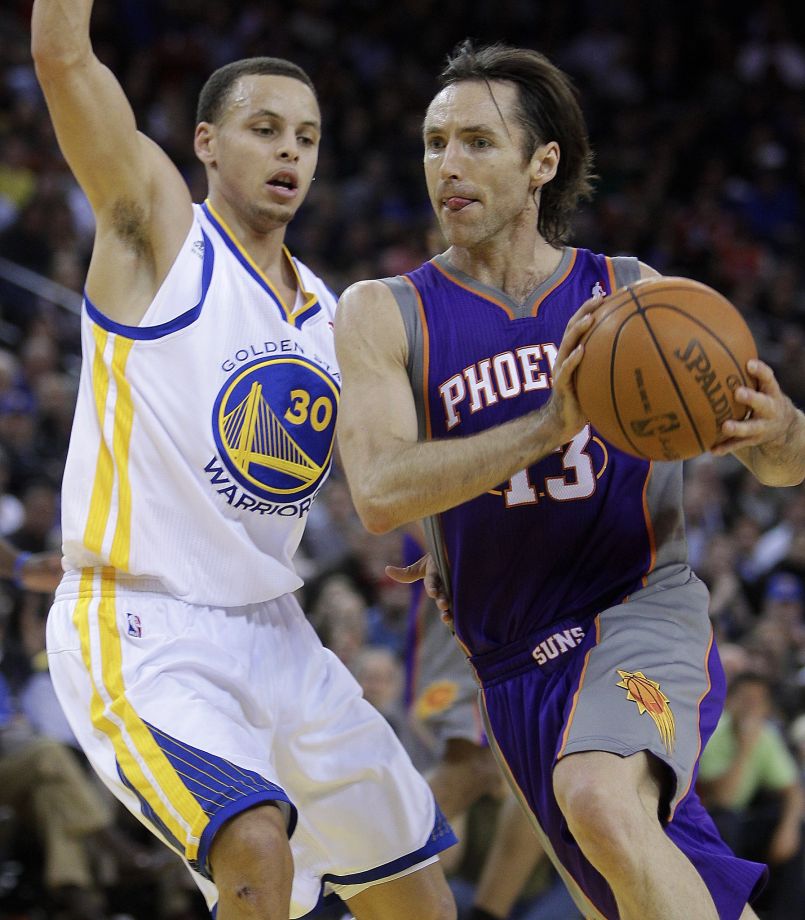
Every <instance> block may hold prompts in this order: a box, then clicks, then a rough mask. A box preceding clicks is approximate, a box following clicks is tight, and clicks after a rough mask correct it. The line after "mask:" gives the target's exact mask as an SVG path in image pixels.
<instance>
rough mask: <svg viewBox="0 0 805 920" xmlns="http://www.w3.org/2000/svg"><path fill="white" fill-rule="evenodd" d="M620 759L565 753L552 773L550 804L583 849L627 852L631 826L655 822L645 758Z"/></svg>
mask: <svg viewBox="0 0 805 920" xmlns="http://www.w3.org/2000/svg"><path fill="white" fill-rule="evenodd" d="M635 756H636V757H639V758H641V759H640V760H639V761H633V760H632V758H621V757H618V756H617V755H614V754H607V753H604V752H599V751H591V752H585V753H582V754H571V755H569V756H568V757H565V758H564V759H562V760H560V761H559V763H558V764H557V765H556V767H555V768H554V771H553V788H554V795H555V796H556V801H557V802H558V804H559V808H560V809H561V811H562V814H563V815H564V817H565V820H566V821H567V824H568V827H569V829H570V831H571V833H572V834H573V836H574V837H575V838H576V839H577V841H578V842H579V845H580V846H582V848H584V849H589V848H594V849H596V850H599V849H600V850H602V851H607V852H610V853H612V854H613V856H614V855H615V854H616V853H617V854H619V857H618V858H620V857H621V856H622V855H623V853H624V852H626V851H628V850H629V847H630V843H631V841H632V839H633V836H632V833H633V830H634V828H635V826H636V823H645V822H656V823H657V824H658V823H659V819H658V817H657V802H658V801H659V795H660V789H659V785H658V783H657V781H656V779H655V778H654V776H653V775H652V772H651V770H650V769H649V766H648V761H647V759H646V755H644V754H641V755H635Z"/></svg>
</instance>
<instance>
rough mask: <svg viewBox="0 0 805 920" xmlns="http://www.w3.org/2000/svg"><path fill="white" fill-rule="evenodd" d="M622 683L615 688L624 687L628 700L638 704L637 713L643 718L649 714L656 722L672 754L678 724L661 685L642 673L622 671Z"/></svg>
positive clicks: (663, 740)
mask: <svg viewBox="0 0 805 920" xmlns="http://www.w3.org/2000/svg"><path fill="white" fill-rule="evenodd" d="M618 674H620V677H621V679H620V681H619V683H617V684H616V685H615V686H617V687H623V689H624V690H625V691H626V699H627V700H631V701H632V702H633V703H637V711H638V712H639V713H640V715H641V716H642V715H643V713H644V712H647V713H648V714H649V715H650V716H651V718H652V719H653V720H654V724H655V725H656V726H657V731H658V732H659V733H660V738H662V743H663V745H664V746H665V750H666V751H668V753H669V754H670V753H671V752H672V751H673V749H674V745H675V743H676V722H675V721H674V714H673V713H672V712H671V707H670V706H669V705H668V704H669V703H670V700H669V699H668V697H667V696H666V695H665V694H664V693H663V692H662V690H660V685H659V684H658V683H657V682H656V681H653V680H649V678H648V677H646V675H645V674H644V673H643V672H642V671H634V672H632V671H621V670H620V668H618Z"/></svg>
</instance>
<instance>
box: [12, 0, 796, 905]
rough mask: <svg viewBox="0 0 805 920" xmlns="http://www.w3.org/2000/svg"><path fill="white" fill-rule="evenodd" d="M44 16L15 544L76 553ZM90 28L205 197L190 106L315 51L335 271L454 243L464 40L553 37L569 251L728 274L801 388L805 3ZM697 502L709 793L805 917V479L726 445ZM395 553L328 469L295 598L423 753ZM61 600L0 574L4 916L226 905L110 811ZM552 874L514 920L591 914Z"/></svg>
mask: <svg viewBox="0 0 805 920" xmlns="http://www.w3.org/2000/svg"><path fill="white" fill-rule="evenodd" d="M30 12H31V2H30V0H4V2H3V8H2V11H0V535H3V536H5V537H6V538H8V539H9V540H10V541H12V542H13V543H14V544H15V545H16V546H18V547H19V548H21V549H25V550H29V551H40V550H44V549H53V548H57V547H58V546H59V545H60V534H59V523H58V522H59V486H60V479H61V474H62V469H63V462H64V457H65V453H66V448H67V443H68V439H69V431H70V423H71V419H72V411H73V405H74V400H75V394H76V385H77V373H78V368H79V363H80V354H79V322H78V315H77V310H78V306H79V304H80V292H81V290H82V285H83V278H84V275H85V272H86V268H87V264H88V259H89V255H90V251H91V246H92V239H93V220H92V214H91V212H90V210H89V208H88V205H87V203H86V200H85V198H84V196H83V194H82V193H81V191H80V190H79V188H78V187H77V185H76V184H75V182H74V180H73V179H72V177H71V175H70V173H69V171H68V170H67V168H66V166H65V164H64V162H63V161H62V159H61V156H60V154H59V151H58V148H57V146H56V143H55V140H54V137H53V132H52V130H51V127H50V122H49V119H48V115H47V112H46V110H45V107H44V103H43V99H42V96H41V93H40V91H39V88H38V86H37V82H36V79H35V75H34V71H33V66H32V63H31V59H30V52H29V20H30ZM92 34H93V41H94V45H95V48H96V51H97V53H98V55H99V56H100V57H101V59H102V60H103V61H104V62H105V63H107V64H108V65H109V66H110V68H111V69H112V70H113V72H114V73H115V74H116V75H117V77H118V78H119V79H120V81H121V83H122V85H123V87H124V90H125V92H126V95H127V96H128V98H129V100H130V101H131V103H132V106H133V108H134V111H135V113H136V116H137V121H138V124H139V127H140V129H141V130H142V131H144V132H145V133H147V134H148V135H150V136H151V137H152V138H154V139H155V140H156V141H157V142H158V143H159V144H160V145H162V146H163V147H164V149H165V150H166V151H167V152H168V153H169V154H170V156H171V157H172V158H173V159H174V160H175V162H176V163H177V164H178V166H179V168H180V169H181V171H182V173H183V174H184V176H185V177H186V179H187V182H188V184H189V186H190V187H191V189H192V192H193V195H194V199H195V200H197V201H200V200H202V199H203V198H204V195H205V182H204V174H203V170H202V168H201V166H200V164H199V163H198V162H197V161H196V160H195V159H194V155H193V151H192V136H193V128H194V113H195V103H196V97H197V94H198V91H199V89H200V87H201V85H202V83H203V82H204V80H205V79H206V77H207V76H208V75H209V73H210V72H211V71H212V70H214V69H215V68H216V67H218V66H220V65H221V64H224V63H226V62H228V61H230V60H233V59H236V58H240V57H247V56H251V55H261V54H268V55H274V56H280V57H287V58H289V59H291V60H293V61H295V62H297V63H298V64H300V65H301V66H302V67H304V68H305V69H306V70H307V71H308V73H309V74H310V75H311V77H312V78H313V81H314V83H315V84H316V86H317V88H318V93H319V96H320V101H321V107H322V111H323V116H324V140H323V143H322V148H321V155H320V163H319V169H318V173H317V175H318V181H317V182H316V183H315V184H314V186H313V188H312V191H311V194H310V196H309V198H308V201H307V202H306V204H305V205H304V207H303V209H302V212H301V213H300V215H299V216H298V217H297V218H296V220H295V221H294V222H293V224H292V225H291V227H290V230H289V235H288V241H289V245H290V247H291V249H292V251H293V252H294V253H295V254H296V255H298V256H299V257H300V258H301V259H302V260H303V261H305V262H306V263H307V264H308V265H309V266H310V267H311V268H313V269H314V271H316V272H317V273H318V274H320V275H322V276H323V277H324V278H325V279H326V280H327V281H328V283H329V284H330V286H331V287H332V288H333V289H334V290H335V291H336V292H340V291H341V290H343V289H344V288H345V287H346V286H347V285H348V284H349V283H351V282H353V281H356V280H359V279H362V278H367V277H378V276H386V275H394V274H397V273H400V272H404V271H407V270H409V269H412V268H415V267H416V266H418V265H419V264H420V263H421V262H422V261H423V260H424V259H426V258H428V257H429V256H431V255H433V254H434V252H435V251H436V250H435V249H434V248H433V247H434V246H437V245H438V243H436V242H434V240H435V239H436V238H437V237H436V235H435V234H434V232H433V227H432V221H431V209H430V205H429V203H428V200H427V196H426V193H425V187H424V181H423V177H422V167H421V159H422V144H421V136H420V128H421V121H422V117H423V114H424V111H425V107H426V105H427V103H428V102H429V100H430V98H431V97H432V95H433V93H434V92H435V76H436V74H437V73H438V71H439V70H440V69H441V67H442V65H443V63H444V61H445V57H446V55H447V53H448V52H449V50H450V49H451V48H452V47H453V45H454V44H456V43H457V42H458V41H460V40H462V39H463V38H465V37H467V36H470V37H473V38H476V39H478V40H480V41H482V42H486V41H493V40H498V39H500V40H504V41H508V42H510V43H515V44H523V45H527V46H529V47H533V48H536V49H538V50H540V51H542V52H544V53H546V54H547V55H548V56H549V57H551V58H552V60H553V61H554V62H555V63H557V64H558V65H560V66H561V67H562V68H564V69H565V70H566V71H568V72H569V73H570V74H571V75H572V77H573V79H574V80H575V82H576V85H577V86H578V88H579V91H580V94H581V98H582V103H583V108H584V111H585V113H586V116H587V120H588V124H589V129H590V135H591V140H592V144H593V147H594V150H595V153H596V172H597V174H598V176H599V179H598V182H597V190H596V195H595V198H594V199H593V201H592V202H590V203H589V204H588V205H586V206H585V207H584V208H583V209H582V210H581V211H580V213H579V215H578V219H577V221H576V224H575V228H574V236H573V240H572V242H573V243H574V244H575V245H579V246H584V247H588V248H591V249H593V250H595V251H599V252H606V253H608V254H610V255H616V254H621V253H624V254H634V255H637V256H638V257H639V258H640V259H642V260H643V261H645V262H647V263H649V264H650V265H652V266H653V267H655V268H656V269H658V270H659V271H660V272H662V273H664V274H672V275H676V274H679V275H686V276H689V277H692V278H695V279H698V280H700V281H704V282H706V283H708V284H710V285H712V286H714V287H716V288H718V289H719V290H720V291H722V292H723V293H724V294H725V295H726V296H727V297H729V298H730V299H731V300H732V301H733V303H735V304H736V306H738V308H739V309H740V310H741V311H742V313H743V314H744V316H745V318H746V320H747V321H748V323H749V325H750V327H751V329H752V331H753V333H754V335H755V338H756V341H757V343H758V348H759V352H760V354H761V356H762V357H763V358H764V359H765V360H766V361H767V362H768V363H770V364H771V365H772V366H773V368H774V369H775V372H776V374H777V377H778V379H779V381H780V382H781V384H782V386H783V388H784V389H785V390H786V391H787V392H788V394H789V395H790V396H791V398H792V399H793V400H794V401H795V403H797V405H799V406H800V407H802V406H803V405H805V259H803V252H805V5H803V4H800V3H795V2H793V0H788V2H779V0H754V2H751V3H750V2H746V0H730V2H726V0H725V2H718V0H696V2H692V0H675V2H669V0H652V2H650V3H647V2H645V0H609V2H607V3H602V2H600V0H598V2H595V0H589V2H583V0H575V2H574V0H494V2H490V0H473V2H472V3H470V2H468V0H442V2H440V3H436V2H432V0H396V2H394V3H391V4H389V3H385V2H379V0H378V2H376V0H363V2H360V0H295V2H293V3H289V2H283V3H280V2H276V0H259V2H250V0H241V2H238V3H229V4H227V3H221V2H220V0H215V2H213V0H98V2H96V4H95V11H94V16H93V29H92ZM685 511H686V516H687V524H688V536H689V548H690V555H691V563H692V565H693V567H694V568H695V569H696V571H697V572H698V574H699V575H700V576H701V577H702V578H703V579H704V580H705V581H706V582H707V584H708V585H709V587H710V590H711V593H712V603H711V617H712V620H713V623H714V626H715V629H716V633H717V636H718V638H719V640H720V643H721V650H722V656H723V658H724V664H725V668H726V669H727V673H728V677H729V680H730V684H731V686H730V698H729V701H728V713H729V715H728V718H727V720H726V721H725V723H724V725H723V726H722V730H721V734H720V736H719V739H717V740H716V741H715V742H714V744H713V746H712V751H711V750H710V749H708V751H706V752H705V757H704V760H703V764H702V772H701V783H700V791H701V794H702V795H703V797H704V800H705V802H706V804H707V805H708V808H710V810H711V812H712V813H713V814H714V815H715V816H716V817H717V820H718V822H719V825H720V827H721V829H722V833H723V834H724V835H725V836H726V837H727V838H728V839H729V840H730V842H731V843H732V845H733V846H734V847H735V848H736V849H737V850H738V851H739V852H741V853H742V854H745V855H747V856H751V857H753V858H759V859H762V860H768V861H770V862H771V863H772V868H773V872H772V884H771V885H770V887H769V889H768V892H767V895H766V897H765V899H764V901H763V902H762V904H761V905H760V906H759V907H758V912H759V913H760V914H761V916H762V917H763V918H764V920H802V918H803V917H805V906H804V905H805V894H803V874H804V873H805V870H804V869H803V849H802V842H801V841H802V835H801V828H802V805H801V801H802V799H801V794H802V787H803V781H804V780H805V714H804V713H805V612H804V611H805V487H799V488H793V489H784V490H770V489H766V488H763V487H761V486H759V485H758V484H757V482H756V481H755V480H754V479H753V478H752V477H751V476H750V475H749V474H747V473H745V472H743V468H742V467H741V466H740V465H739V464H738V463H737V462H736V461H733V460H731V459H725V460H719V461H714V460H713V459H712V458H710V457H708V456H705V457H702V458H699V459H697V460H695V461H692V462H689V463H688V464H687V465H686V497H685ZM401 555H402V536H401V535H400V534H399V533H393V534H390V535H388V536H384V537H371V536H369V535H368V534H367V533H365V532H364V530H363V529H362V527H361V525H360V523H359V521H358V520H357V518H356V516H355V513H354V511H353V509H352V506H351V503H350V499H349V493H348V491H347V489H346V486H345V484H344V481H343V478H342V477H341V476H340V474H339V472H338V471H337V470H336V471H335V472H334V474H333V476H332V477H331V481H330V483H329V485H328V486H327V488H326V489H325V490H324V492H323V494H322V496H321V499H320V501H319V502H318V505H317V506H316V507H315V508H314V511H313V513H311V516H310V523H309V527H308V530H307V534H306V536H305V539H304V543H303V546H302V551H301V554H300V559H299V568H300V572H301V574H303V576H304V577H305V578H306V581H307V584H306V588H305V589H304V591H303V597H302V598H301V600H302V602H303V606H305V609H307V610H308V611H309V612H310V614H311V617H312V618H313V620H314V624H315V625H316V628H317V629H318V630H319V631H320V633H321V635H322V637H323V638H324V640H325V641H326V642H327V643H328V644H329V645H330V646H331V647H332V648H333V649H334V650H335V651H336V653H337V654H338V655H339V656H341V657H342V658H343V660H344V661H345V662H346V663H347V665H348V666H349V667H350V668H351V669H352V670H353V671H354V672H355V673H356V675H357V676H358V678H359V679H360V680H361V681H362V683H363V684H364V687H365V690H366V694H367V696H369V697H370V699H372V701H373V702H374V703H375V704H376V705H377V706H378V707H379V708H380V709H381V710H382V711H383V712H384V713H385V714H386V715H387V717H388V718H389V720H390V721H391V722H392V724H393V725H394V726H395V728H397V729H398V731H399V732H400V734H401V736H402V737H403V738H404V740H405V741H406V743H407V744H408V745H409V746H410V749H411V751H412V755H413V756H414V758H415V760H416V762H417V763H418V765H420V766H421V767H422V768H423V769H427V767H428V765H429V764H430V763H431V762H432V761H433V759H434V758H435V757H437V756H438V751H436V750H434V749H433V745H432V744H431V743H430V740H429V738H428V735H427V733H426V732H423V731H419V730H417V728H416V726H412V724H411V719H410V717H409V715H408V713H407V712H406V710H405V706H404V702H403V699H404V694H403V686H404V650H405V642H406V630H407V622H408V614H409V609H408V608H409V605H410V599H409V595H408V590H407V589H406V588H403V587H400V586H398V585H395V584H393V583H391V582H389V581H388V580H387V579H386V577H385V575H384V572H383V566H384V564H385V563H386V562H398V561H400V559H401ZM48 604H49V598H48V597H45V596H41V595H35V594H26V593H21V592H19V591H18V590H17V589H15V588H14V587H13V586H12V585H11V584H8V583H0V656H1V658H0V725H2V728H0V802H1V803H3V804H0V918H9V920H12V918H14V920H45V918H51V917H52V918H62V920H70V918H84V920H92V918H99V920H102V918H112V917H114V918H117V920H193V918H201V917H204V916H205V913H204V910H203V905H202V904H201V901H200V899H199V897H198V896H197V895H196V893H195V892H194V890H193V886H192V883H191V882H190V880H189V878H187V877H186V873H185V872H184V870H183V868H182V866H181V865H180V864H177V863H176V862H175V861H174V860H173V859H172V858H171V857H166V856H164V855H163V854H162V853H161V851H159V850H158V849H155V848H154V846H153V845H152V843H151V841H150V838H149V837H148V835H147V834H145V833H144V832H143V831H142V829H141V828H140V827H139V825H138V824H137V823H136V822H135V821H134V820H133V819H130V818H129V817H128V816H127V815H126V814H124V813H122V812H121V810H120V809H119V808H118V806H117V805H116V804H115V803H113V802H110V800H109V799H108V797H107V796H106V794H105V792H104V791H103V790H101V789H99V788H98V786H97V784H96V783H95V781H94V779H93V777H92V776H91V775H90V774H89V773H88V772H87V770H86V765H85V764H84V763H83V761H82V758H81V755H80V754H79V753H78V752H77V751H76V750H75V748H74V743H73V740H72V738H71V736H70V733H69V729H68V728H67V726H66V725H65V724H64V722H63V719H62V717H61V715H60V712H59V710H58V704H57V703H56V702H55V698H54V697H53V694H52V688H51V686H50V683H49V679H48V676H47V665H46V661H45V656H44V654H43V648H44V618H45V616H46V613H47V609H48ZM731 738H732V741H731ZM736 738H737V739H739V740H740V742H741V744H742V745H743V747H744V749H746V751H748V753H747V755H746V756H747V758H748V759H749V760H750V761H751V764H752V769H751V771H750V772H749V773H748V774H747V776H746V777H744V781H743V782H742V783H741V784H740V788H738V789H737V790H736V789H735V784H732V785H731V786H730V788H726V787H725V784H724V782H723V778H724V776H725V775H727V774H728V772H729V769H730V766H731V765H732V761H733V760H734V757H735V751H736V750H737V749H738V747H740V745H736V744H735V743H732V742H734V741H735V739H736ZM65 777H69V783H68V784H66V785H65V782H66V781H65V779H64V778H65ZM70 803H72V806H71V804H70ZM495 808H496V803H495V802H494V801H491V802H483V803H481V804H480V805H479V807H478V809H477V814H474V815H473V816H471V819H472V820H471V821H470V822H469V824H468V833H467V844H466V846H465V848H464V850H463V851H462V852H461V853H460V854H458V857H457V858H455V859H454V863H455V865H454V867H453V869H452V872H453V880H454V885H455V886H456V890H457V891H458V890H461V891H471V890H472V886H473V884H474V881H475V877H476V874H477V871H478V869H477V867H478V864H479V861H480V859H481V858H482V853H483V849H484V845H485V840H486V837H487V836H488V834H487V832H486V830H485V829H488V826H489V822H490V821H491V820H492V818H491V817H490V815H493V814H494V810H495ZM484 809H486V811H484ZM792 814H793V819H792ZM792 828H794V830H792ZM479 854H481V855H479ZM554 892H555V880H554V879H553V877H552V873H551V871H550V870H549V869H548V868H547V867H545V866H544V865H543V866H542V867H541V868H540V870H539V871H538V872H537V873H536V874H535V878H534V879H533V880H532V883H531V884H530V885H529V886H528V888H527V889H526V892H525V895H524V897H523V899H521V902H520V903H519V904H518V906H517V908H516V913H515V914H512V917H515V916H516V917H518V918H522V920H525V918H528V920H532V918H533V920H571V918H573V917H575V916H577V915H576V914H575V913H574V912H573V910H572V908H570V907H569V906H568V905H567V903H566V902H562V903H559V904H558V905H557V906H552V905H553V904H554V902H552V901H551V897H552V895H553V893H554ZM462 903H463V902H462ZM322 916H324V915H322ZM333 916H337V914H334V915H333ZM412 920H413V918H412Z"/></svg>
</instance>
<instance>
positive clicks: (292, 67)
mask: <svg viewBox="0 0 805 920" xmlns="http://www.w3.org/2000/svg"><path fill="white" fill-rule="evenodd" d="M253 75H256V76H264V75H276V76H280V77H292V78H293V79H294V80H299V81H300V83H304V84H305V86H307V87H309V88H310V90H311V92H312V93H313V95H314V96H315V95H316V88H315V86H313V81H312V80H311V79H310V77H309V76H308V75H307V74H306V73H305V71H304V70H302V68H301V67H299V66H298V65H297V64H293V63H291V61H286V60H285V59H284V58H273V57H253V58H243V59H242V60H240V61H232V63H231V64H224V66H223V67H219V68H218V70H216V71H215V72H214V73H212V74H211V75H210V77H209V79H208V80H207V82H206V83H205V84H204V86H203V87H202V88H201V92H200V93H199V97H198V106H197V108H196V124H198V123H199V122H201V121H206V122H209V123H210V124H215V122H216V121H218V120H219V119H220V118H221V116H222V115H223V112H224V108H225V107H226V102H227V96H228V95H229V91H230V89H231V88H232V85H233V84H234V83H235V81H236V80H239V79H240V78H241V77H248V76H253Z"/></svg>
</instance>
